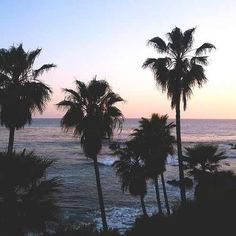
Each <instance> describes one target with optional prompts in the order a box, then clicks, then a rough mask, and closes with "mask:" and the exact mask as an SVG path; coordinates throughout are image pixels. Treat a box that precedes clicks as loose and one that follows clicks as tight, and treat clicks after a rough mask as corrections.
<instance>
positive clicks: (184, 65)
mask: <svg viewBox="0 0 236 236" xmlns="http://www.w3.org/2000/svg"><path fill="white" fill-rule="evenodd" d="M194 31H195V28H192V29H189V30H186V31H185V32H182V31H181V29H179V28H177V27H176V28H174V29H173V30H172V32H170V33H167V38H168V43H165V41H164V40H163V39H161V38H159V37H155V38H152V39H151V40H149V41H148V44H149V45H151V46H153V47H154V48H155V49H156V50H157V52H158V53H160V54H165V57H160V58H148V59H147V60H146V61H145V62H144V64H143V67H144V68H146V67H149V68H151V70H152V71H153V73H154V76H155V80H156V83H157V85H159V86H160V87H161V89H162V91H163V92H165V91H167V95H168V97H169V98H171V106H172V108H175V106H176V102H177V101H178V100H179V99H180V98H181V97H182V101H183V105H184V109H186V107H187V99H188V98H190V96H191V95H192V88H193V87H194V86H195V85H198V86H199V87H201V86H202V84H203V83H204V82H206V81H207V78H206V76H205V70H204V66H206V65H208V56H206V55H205V54H206V52H207V51H211V50H212V49H214V48H215V46H214V45H213V44H211V43H204V44H203V45H201V46H200V47H199V48H197V49H193V33H194Z"/></svg>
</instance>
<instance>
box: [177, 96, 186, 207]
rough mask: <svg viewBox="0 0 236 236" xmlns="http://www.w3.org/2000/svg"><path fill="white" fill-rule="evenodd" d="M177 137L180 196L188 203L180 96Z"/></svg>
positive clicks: (183, 203) (183, 202) (183, 201)
mask: <svg viewBox="0 0 236 236" xmlns="http://www.w3.org/2000/svg"><path fill="white" fill-rule="evenodd" d="M175 109H176V137H177V150H178V162H179V180H180V196H181V203H182V205H185V203H186V193H185V186H184V169H183V161H182V143H181V127H180V96H179V99H178V101H177V103H176V108H175Z"/></svg>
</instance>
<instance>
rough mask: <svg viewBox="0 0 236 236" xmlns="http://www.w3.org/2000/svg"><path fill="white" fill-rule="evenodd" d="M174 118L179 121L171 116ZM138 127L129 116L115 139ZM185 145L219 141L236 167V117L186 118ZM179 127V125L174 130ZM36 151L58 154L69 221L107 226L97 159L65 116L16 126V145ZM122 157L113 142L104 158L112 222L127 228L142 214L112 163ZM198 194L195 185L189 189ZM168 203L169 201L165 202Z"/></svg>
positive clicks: (0, 139) (170, 168) (3, 132)
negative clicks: (66, 126) (64, 123)
mask: <svg viewBox="0 0 236 236" xmlns="http://www.w3.org/2000/svg"><path fill="white" fill-rule="evenodd" d="M170 121H173V120H170ZM137 127H138V120H137V119H126V120H125V122H124V126H123V130H122V132H120V133H116V134H115V136H114V141H118V142H124V141H125V140H127V139H129V135H130V133H131V132H132V130H133V129H134V128H137ZM181 129H182V141H183V147H186V146H191V145H193V144H195V143H199V142H205V143H212V144H216V145H219V148H220V150H224V151H226V154H227V156H228V157H229V158H228V159H226V160H224V161H223V162H222V164H223V167H222V168H225V169H231V170H233V171H235V172H236V149H233V148H232V145H235V144H236V120H193V119H191V120H188V119H184V120H182V127H181ZM173 131H174V132H175V130H173ZM8 134H9V133H8V130H7V129H5V128H0V149H1V151H3V150H6V147H7V143H8ZM24 148H26V149H27V150H28V151H30V150H34V151H35V152H36V153H37V154H38V155H41V156H44V157H47V158H52V159H55V160H56V162H55V164H54V166H53V167H51V168H50V169H49V171H48V177H49V178H50V177H55V176H59V177H60V178H61V179H62V182H63V186H62V188H61V191H60V193H59V194H58V204H59V206H60V208H61V215H62V216H61V221H62V222H63V223H68V222H70V223H94V224H96V225H97V226H98V227H99V226H101V219H100V212H99V205H98V199H97V189H96V181H95V174H94V169H93V164H92V162H91V160H89V159H87V158H86V157H85V156H84V154H83V151H82V149H81V146H80V141H79V139H78V138H75V137H73V133H72V131H70V132H68V133H65V132H63V130H62V129H61V127H60V120H59V119H34V120H33V122H32V124H31V125H30V126H26V127H25V128H24V129H21V130H18V131H16V134H15V150H16V151H22V150H23V149H24ZM116 158H117V157H115V156H113V155H112V154H111V151H110V150H109V145H108V143H105V144H104V147H103V149H102V151H101V153H100V155H99V157H98V159H99V163H100V174H101V182H102V188H103V194H104V202H105V207H106V212H107V218H108V224H109V226H110V227H112V228H119V229H120V230H124V229H126V228H128V227H130V226H131V225H132V223H133V222H134V220H135V218H136V217H137V216H138V215H140V214H141V207H140V202H139V199H138V198H135V197H132V196H130V195H129V194H128V193H122V191H121V187H120V183H119V180H118V178H117V177H116V174H115V171H114V169H113V168H112V166H111V165H112V163H113V162H114V160H116ZM177 170H178V166H177V160H176V156H175V155H174V156H169V157H168V161H167V171H166V172H165V177H166V180H172V179H178V172H177ZM167 192H168V196H169V199H170V202H171V204H172V205H174V204H175V203H176V202H177V201H178V199H179V189H178V188H177V187H174V186H171V185H169V184H167ZM187 194H188V197H190V198H191V197H193V192H192V190H188V191H187ZM145 202H146V206H147V209H148V213H149V214H154V213H155V212H156V211H157V205H156V201H155V194H154V186H153V184H152V182H151V181H150V182H149V183H148V194H147V196H146V198H145ZM163 207H164V206H163Z"/></svg>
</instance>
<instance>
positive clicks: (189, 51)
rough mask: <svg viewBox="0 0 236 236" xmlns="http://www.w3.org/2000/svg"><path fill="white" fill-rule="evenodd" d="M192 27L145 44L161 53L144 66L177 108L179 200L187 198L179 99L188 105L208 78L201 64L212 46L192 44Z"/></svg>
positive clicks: (173, 107)
mask: <svg viewBox="0 0 236 236" xmlns="http://www.w3.org/2000/svg"><path fill="white" fill-rule="evenodd" d="M194 31H195V28H192V29H189V30H186V31H185V32H182V31H181V29H179V28H177V27H175V28H174V29H173V30H172V31H171V32H170V33H167V39H168V42H167V43H166V42H165V41H164V40H163V39H161V38H160V37H155V38H152V39H151V40H149V41H148V44H149V45H151V46H153V47H154V49H156V50H157V52H158V53H160V54H164V57H159V58H148V59H147V60H146V61H145V62H144V64H143V68H147V67H149V68H150V69H151V70H152V71H153V73H154V77H155V80H156V83H157V85H158V86H160V88H161V89H162V92H165V91H167V96H168V98H170V99H171V108H172V109H175V111H176V136H177V149H178V161H179V178H180V191H181V202H182V203H183V204H184V203H185V202H186V193H185V187H184V181H183V180H184V170H183V160H182V145H181V127H180V103H181V99H182V101H183V107H184V110H185V109H186V107H187V100H188V99H189V98H190V97H191V95H192V89H193V87H194V86H195V85H198V86H199V87H201V86H202V85H203V83H204V82H206V81H207V78H206V76H205V70H204V66H206V65H207V64H208V56H206V52H207V51H211V50H212V49H214V48H215V46H214V45H213V44H210V43H204V44H202V45H201V46H200V47H199V48H197V49H195V48H193V33H194Z"/></svg>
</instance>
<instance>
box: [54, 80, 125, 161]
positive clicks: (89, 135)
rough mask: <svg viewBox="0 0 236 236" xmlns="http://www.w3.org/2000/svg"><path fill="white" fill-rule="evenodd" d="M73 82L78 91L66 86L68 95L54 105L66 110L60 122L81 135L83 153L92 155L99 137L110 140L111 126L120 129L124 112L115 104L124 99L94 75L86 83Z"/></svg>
mask: <svg viewBox="0 0 236 236" xmlns="http://www.w3.org/2000/svg"><path fill="white" fill-rule="evenodd" d="M75 83H76V89H77V90H76V91H75V90H72V89H65V90H64V91H65V92H66V93H67V94H68V95H67V96H66V98H65V99H64V100H63V101H61V102H60V103H58V104H57V105H58V107H59V108H63V109H66V113H65V115H64V117H63V118H62V121H61V124H62V126H63V127H64V129H65V130H66V131H67V130H69V129H71V128H72V129H74V135H75V136H81V144H82V146H83V149H84V152H85V155H86V156H88V157H90V158H94V157H95V156H96V155H97V154H98V152H99V151H100V149H101V145H102V139H110V138H111V136H112V135H113V131H114V129H115V128H118V129H119V128H121V124H122V122H123V115H122V113H121V111H120V110H119V109H118V108H117V107H116V106H115V104H116V103H117V102H122V101H124V100H123V99H122V98H121V97H120V96H119V95H118V94H116V93H114V92H112V90H111V88H110V86H109V84H108V83H107V82H106V81H105V80H96V78H94V79H93V80H91V81H90V83H89V84H88V85H86V84H84V83H83V82H81V81H78V80H76V81H75Z"/></svg>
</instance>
